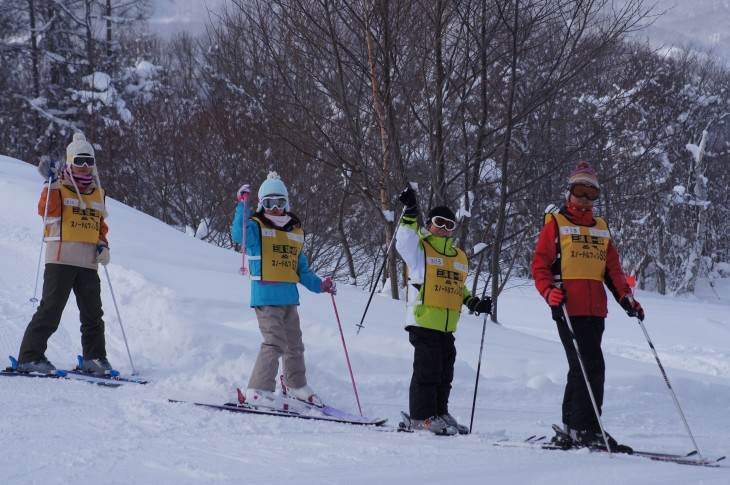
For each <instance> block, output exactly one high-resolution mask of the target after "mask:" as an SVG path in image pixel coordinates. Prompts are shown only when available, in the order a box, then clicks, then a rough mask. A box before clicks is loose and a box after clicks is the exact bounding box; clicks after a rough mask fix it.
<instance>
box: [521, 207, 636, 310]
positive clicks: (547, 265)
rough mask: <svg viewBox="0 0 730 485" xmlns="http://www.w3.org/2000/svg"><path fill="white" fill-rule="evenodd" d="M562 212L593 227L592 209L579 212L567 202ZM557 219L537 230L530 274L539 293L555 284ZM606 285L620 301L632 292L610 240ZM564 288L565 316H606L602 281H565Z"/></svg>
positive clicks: (574, 220)
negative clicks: (538, 234)
mask: <svg viewBox="0 0 730 485" xmlns="http://www.w3.org/2000/svg"><path fill="white" fill-rule="evenodd" d="M561 213H562V214H563V215H564V216H565V217H567V218H568V220H569V221H570V222H572V223H573V224H577V225H579V226H593V225H595V221H594V220H593V211H581V210H578V209H576V208H575V207H574V206H572V204H570V203H568V204H567V205H566V207H564V208H563V209H562V210H561ZM557 227H558V225H557V222H555V220H552V221H550V222H549V223H547V224H545V225H544V226H543V228H542V231H540V237H539V238H538V240H537V247H536V248H535V257H534V259H533V260H532V277H533V278H534V279H535V287H536V288H537V291H539V292H540V295H544V294H545V291H546V290H547V289H548V288H549V287H550V286H551V285H552V284H554V283H555V281H554V280H553V270H552V265H553V263H554V262H555V260H556V256H557V255H556V248H555V239H556V238H557V237H558V231H557ZM605 284H606V285H607V286H608V288H609V289H610V290H611V292H612V293H613V295H614V298H616V301H620V300H621V298H623V297H624V296H626V295H630V294H631V287H630V286H629V283H628V281H626V275H625V274H624V271H623V269H621V263H620V262H619V257H618V252H617V251H616V248H615V247H614V245H613V243H612V242H610V241H609V243H608V250H607V254H606V276H605ZM563 288H564V289H565V295H566V296H567V301H566V303H565V306H566V308H567V310H568V315H570V316H571V317H573V316H593V317H605V316H606V315H607V314H608V304H607V299H606V289H605V288H604V286H603V282H601V281H596V280H565V281H563Z"/></svg>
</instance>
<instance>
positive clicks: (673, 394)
mask: <svg viewBox="0 0 730 485" xmlns="http://www.w3.org/2000/svg"><path fill="white" fill-rule="evenodd" d="M636 320H637V321H638V322H639V325H641V330H643V331H644V336H645V337H646V341H647V342H648V343H649V348H651V351H652V352H653V353H654V358H655V359H656V363H657V365H659V370H660V371H661V373H662V377H664V382H666V383H667V388H668V389H669V393H670V394H671V395H672V399H674V405H675V406H677V411H678V412H679V416H680V417H681V418H682V422H683V423H684V428H685V429H686V430H687V434H688V435H689V438H690V439H691V440H692V444H693V445H694V447H695V450H696V451H697V456H699V457H700V461H703V462H704V461H705V459H704V458H702V453H700V448H699V446H697V442H696V441H695V437H694V435H693V434H692V431H690V429H689V424H687V419H686V418H685V417H684V413H683V412H682V407H681V406H680V405H679V401H678V400H677V395H676V394H675V393H674V389H672V385H671V384H670V383H669V378H668V377H667V373H666V372H665V371H664V366H663V365H662V362H661V361H660V360H659V355H658V354H657V352H656V349H655V348H654V343H652V341H651V339H650V338H649V334H648V333H647V331H646V327H645V326H644V322H642V321H641V319H640V318H638V317H637V318H636Z"/></svg>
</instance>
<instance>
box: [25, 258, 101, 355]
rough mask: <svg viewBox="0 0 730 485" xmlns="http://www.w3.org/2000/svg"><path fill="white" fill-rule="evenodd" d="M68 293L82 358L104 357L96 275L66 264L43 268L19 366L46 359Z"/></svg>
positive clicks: (91, 270)
mask: <svg viewBox="0 0 730 485" xmlns="http://www.w3.org/2000/svg"><path fill="white" fill-rule="evenodd" d="M71 290H73V292H74V295H76V305H77V306H78V308H79V313H80V319H81V348H82V351H83V358H84V359H101V358H104V357H106V341H105V338H104V320H103V319H102V316H103V315H104V312H103V311H102V309H101V282H100V281H99V273H98V272H97V271H96V270H93V269H88V268H80V267H78V266H70V265H67V264H46V269H45V271H44V273H43V295H42V297H41V304H40V305H39V306H38V309H37V310H36V312H35V314H34V315H33V318H32V319H31V321H30V323H29V324H28V327H27V328H26V329H25V334H24V335H23V341H22V342H21V344H20V353H19V354H18V362H20V363H21V364H24V363H27V362H32V361H34V360H37V359H39V358H41V357H44V356H45V353H46V349H47V348H48V339H49V338H50V337H51V335H53V333H54V332H55V331H56V330H58V325H59V324H60V323H61V315H62V314H63V309H64V308H65V307H66V302H68V297H69V296H70V295H71Z"/></svg>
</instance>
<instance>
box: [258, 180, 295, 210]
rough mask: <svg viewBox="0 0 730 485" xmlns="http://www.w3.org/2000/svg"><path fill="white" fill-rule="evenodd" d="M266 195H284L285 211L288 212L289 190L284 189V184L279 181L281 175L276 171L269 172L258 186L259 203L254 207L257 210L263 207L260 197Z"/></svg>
mask: <svg viewBox="0 0 730 485" xmlns="http://www.w3.org/2000/svg"><path fill="white" fill-rule="evenodd" d="M268 195H283V196H284V197H286V207H285V208H284V210H285V211H287V212H289V210H290V208H289V191H288V190H286V185H284V182H282V181H281V177H279V174H278V173H276V172H269V175H268V176H267V177H266V180H264V183H262V184H261V186H260V187H259V205H258V206H257V207H256V210H257V211H260V210H261V209H263V206H262V205H261V199H263V198H264V197H266V196H268Z"/></svg>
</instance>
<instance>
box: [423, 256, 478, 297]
mask: <svg viewBox="0 0 730 485" xmlns="http://www.w3.org/2000/svg"><path fill="white" fill-rule="evenodd" d="M454 249H455V250H456V254H455V255H454V256H446V255H444V254H441V253H439V252H438V251H436V250H435V249H434V248H433V247H432V246H431V245H430V244H428V243H427V242H426V241H423V250H424V252H425V253H426V276H425V278H424V281H423V286H422V287H421V295H422V297H423V304H424V305H428V306H433V307H438V308H447V309H449V310H461V305H462V304H463V302H464V284H465V283H466V276H467V275H468V274H469V261H468V260H467V258H466V254H465V253H464V252H463V251H461V250H459V249H456V248H454Z"/></svg>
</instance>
